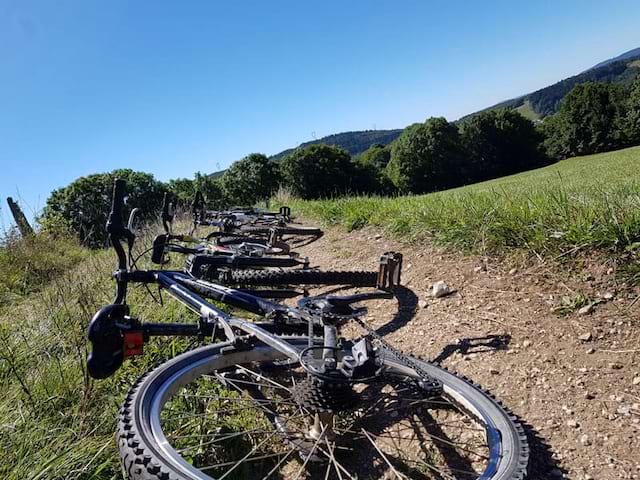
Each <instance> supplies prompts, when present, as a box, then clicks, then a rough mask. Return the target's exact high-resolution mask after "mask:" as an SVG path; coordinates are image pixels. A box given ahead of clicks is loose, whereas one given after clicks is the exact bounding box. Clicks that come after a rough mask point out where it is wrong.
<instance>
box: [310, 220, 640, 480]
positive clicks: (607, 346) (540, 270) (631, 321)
mask: <svg viewBox="0 0 640 480" xmlns="http://www.w3.org/2000/svg"><path fill="white" fill-rule="evenodd" d="M389 250H394V251H399V252H402V253H403V254H404V270H403V284H404V285H406V286H407V288H408V289H409V290H410V291H407V292H405V293H404V294H403V295H402V302H401V303H402V308H403V309H405V310H406V311H408V313H409V314H408V315H406V316H405V320H402V321H401V322H398V323H397V324H394V325H390V326H387V327H386V328H384V331H385V333H386V334H387V335H386V338H387V339H388V340H389V341H390V342H391V343H392V344H394V345H395V346H397V347H399V348H401V349H403V350H404V351H408V352H412V353H414V354H416V355H421V356H425V357H427V358H429V359H432V360H436V361H439V362H441V363H442V364H443V365H444V366H446V367H448V368H449V369H451V370H453V371H456V372H459V373H462V374H464V375H467V376H468V377H470V378H472V379H473V380H474V381H476V382H478V383H480V384H481V385H483V386H484V387H485V388H488V389H489V390H490V391H491V392H493V393H494V394H495V395H496V396H497V397H498V398H500V399H501V400H503V401H504V402H505V404H506V405H507V406H508V407H509V408H510V409H511V410H513V411H514V412H515V413H516V414H517V415H518V416H520V417H521V418H523V419H524V420H525V421H526V422H527V423H529V424H530V425H532V426H533V428H534V429H535V431H536V432H537V435H538V436H540V437H541V438H543V439H544V442H546V443H548V444H549V445H550V447H551V452H552V454H551V453H550V452H546V451H545V449H544V448H543V446H542V445H541V443H540V442H539V441H534V442H533V462H534V463H535V464H536V465H535V468H534V473H533V475H532V478H536V479H553V478H571V479H584V480H586V479H594V480H606V479H631V478H640V336H639V333H640V301H638V302H636V303H635V304H633V300H634V299H635V298H636V297H637V296H638V294H640V291H638V289H636V290H630V289H624V290H623V289H621V286H620V285H617V284H616V282H615V279H614V275H615V274H614V271H613V269H612V268H610V267H609V266H607V265H604V266H603V265H597V266H596V265H588V266H587V267H585V270H584V271H583V272H582V273H581V274H580V277H581V278H577V277H575V276H574V277H571V276H570V275H569V274H566V276H565V277H563V276H561V275H558V274H557V273H553V272H551V271H550V270H549V269H547V268H545V266H544V265H542V264H539V265H532V264H529V265H528V266H526V267H522V266H521V267H519V268H514V265H504V264H499V263H493V262H492V261H491V259H489V260H488V261H487V260H486V259H483V258H480V257H462V258H461V257H460V256H454V255H452V254H447V253H445V252H443V251H441V250H439V249H436V248H433V247H431V246H428V245H424V246H417V247H416V246H415V245H413V246H408V245H402V244H400V243H398V242H394V241H389V240H387V239H385V238H382V237H380V236H379V235H376V234H375V231H373V230H366V229H365V230H362V231H358V232H353V233H350V234H345V233H343V232H338V231H335V230H333V231H332V230H330V231H328V232H327V234H326V235H325V236H324V237H323V238H321V239H320V240H318V241H317V242H315V243H313V244H311V245H308V246H305V247H302V248H300V249H299V251H300V252H301V253H303V254H305V255H309V256H310V257H311V259H312V260H313V263H314V264H315V265H319V266H321V267H323V268H325V269H367V270H370V269H373V267H374V266H375V264H376V261H377V258H378V257H379V255H380V254H381V253H383V252H385V251H389ZM585 272H586V273H585ZM438 280H444V281H446V282H447V283H448V284H449V285H450V286H451V287H452V288H454V289H456V293H454V294H452V295H449V296H447V297H444V298H440V299H433V298H431V297H430V296H429V289H430V286H431V284H432V283H433V282H435V281H438ZM411 292H412V293H411ZM579 293H580V294H583V295H586V296H588V297H590V298H591V299H596V298H600V299H602V303H599V304H598V305H596V306H595V307H594V308H593V311H592V312H590V313H586V314H582V315H580V314H579V313H578V312H577V311H575V312H573V313H570V314H567V315H565V316H559V315H558V314H556V313H552V312H551V309H552V308H553V307H555V306H558V305H559V304H560V303H561V299H562V297H563V296H568V297H571V298H575V297H576V295H578V294H579ZM396 310H397V305H394V304H393V303H392V302H386V304H383V303H380V304H379V305H374V306H372V308H371V310H370V316H369V318H368V320H369V321H370V322H371V323H373V324H374V325H383V324H384V323H385V322H386V321H387V320H385V317H386V318H387V319H388V318H389V317H390V316H391V315H392V314H393V313H394V312H395V311H396Z"/></svg>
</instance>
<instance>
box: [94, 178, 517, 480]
mask: <svg viewBox="0 0 640 480" xmlns="http://www.w3.org/2000/svg"><path fill="white" fill-rule="evenodd" d="M125 196H126V184H125V182H124V181H122V180H116V182H115V185H114V194H113V202H112V207H111V213H110V215H109V220H108V222H107V231H108V233H109V238H110V241H111V244H112V246H113V248H114V249H115V252H116V255H117V259H118V261H117V270H116V271H115V272H114V274H113V277H114V279H115V281H116V295H115V298H114V300H113V303H112V304H110V305H107V306H105V307H103V308H102V309H100V310H99V311H98V312H97V313H96V314H95V315H94V317H93V319H92V320H91V322H90V324H89V330H88V339H89V341H90V343H91V347H92V348H91V353H90V354H89V357H88V359H87V367H88V371H89V374H90V375H91V376H92V377H94V378H98V379H104V378H107V377H109V376H111V375H113V374H114V373H115V372H116V371H117V370H118V369H119V368H120V367H121V366H122V364H123V362H124V360H125V359H126V358H127V357H130V356H134V355H141V354H142V353H143V350H144V345H145V343H147V342H148V341H150V340H151V339H152V338H153V337H155V336H170V337H175V336H179V337H192V338H193V339H194V340H197V341H198V342H197V343H198V344H199V345H200V346H198V347H197V348H192V349H189V350H187V351H185V352H184V353H182V354H180V355H178V356H176V357H174V358H171V359H169V360H168V361H166V362H164V363H162V364H161V365H159V366H157V367H156V368H154V369H153V370H151V371H150V372H148V373H146V374H145V375H144V376H142V377H141V379H140V380H139V381H138V382H137V383H136V384H135V385H133V386H132V388H131V390H130V391H129V394H128V395H127V397H126V399H125V401H124V403H123V404H122V407H121V409H120V414H119V417H118V426H117V431H118V433H117V439H118V448H119V453H120V458H121V462H122V467H123V470H124V472H125V474H126V476H127V478H129V479H131V480H186V479H200V480H204V479H209V480H210V479H212V478H217V479H222V478H226V479H231V478H237V479H248V478H251V479H254V478H256V479H260V478H262V479H267V478H277V479H302V478H319V479H329V478H330V479H347V478H350V479H355V478H361V479H363V478H364V479H378V478H400V479H404V478H442V479H451V478H461V479H463V478H464V479H466V478H474V479H475V478H482V479H501V480H507V479H509V480H516V479H523V478H524V476H525V474H526V468H527V462H528V447H527V442H526V438H525V435H524V433H523V430H522V428H521V427H520V425H519V424H518V422H517V421H516V420H515V418H514V417H513V416H512V415H510V414H509V412H507V411H506V410H505V409H504V408H503V407H502V406H501V404H500V403H499V402H497V401H496V400H495V399H494V398H493V397H491V396H490V395H488V394H487V393H485V392H484V391H483V390H482V389H480V388H478V387H477V386H476V385H474V384H473V383H471V382H469V381H468V380H466V379H464V378H461V377H458V376H456V375H455V374H454V373H451V372H448V371H447V370H444V369H441V368H440V367H439V366H438V365H435V364H433V363H431V362H428V361H424V360H421V359H418V358H416V357H413V356H411V355H407V354H404V353H402V352H400V351H399V350H397V349H395V348H394V347H393V346H392V345H391V344H390V343H389V342H388V341H387V340H386V339H385V338H383V336H382V335H381V334H380V333H379V331H377V330H376V329H375V328H373V327H372V326H371V324H370V323H369V322H368V321H367V317H366V316H367V308H366V307H364V306H362V303H363V302H365V301H368V300H378V299H398V298H399V297H398V296H397V294H398V292H399V291H400V290H401V288H400V286H399V285H400V272H401V266H402V255H400V254H398V253H393V252H387V253H384V254H383V255H382V256H381V259H380V262H379V266H378V269H377V271H359V270H354V271H327V270H321V269H318V268H314V266H313V265H312V263H311V261H310V259H309V258H307V257H303V256H301V255H299V254H298V253H296V252H295V248H297V247H300V246H301V245H305V244H308V243H309V242H313V241H315V240H317V239H318V238H320V237H321V236H322V233H323V232H322V231H321V230H320V229H317V228H309V227H304V226H301V225H300V224H297V223H295V222H294V220H293V218H292V216H291V211H290V210H289V208H287V207H282V208H280V209H279V210H278V211H277V212H267V211H262V210H258V209H255V208H234V209H229V210H225V211H219V210H209V209H207V208H206V205H205V202H204V200H203V198H202V196H201V195H199V194H198V195H196V198H195V199H194V202H193V208H192V211H191V215H192V216H191V219H190V223H191V226H190V228H189V232H188V233H179V232H175V231H174V223H175V224H183V223H181V222H174V210H175V209H174V203H175V202H174V201H173V200H172V198H171V196H170V195H166V196H165V197H164V201H163V205H162V209H161V212H162V213H161V221H162V225H163V229H164V231H163V233H161V234H160V235H157V236H156V237H155V239H154V240H153V243H152V246H151V247H150V248H149V249H148V250H147V252H150V253H151V258H150V260H151V262H153V263H154V264H156V265H158V268H157V269H150V270H140V269H139V268H138V259H137V258H133V254H132V251H133V247H134V241H135V235H134V233H133V230H134V229H133V226H134V224H135V218H136V213H135V211H133V212H131V215H130V216H129V222H128V224H125V222H124V221H123V219H124V207H125V205H124V199H125ZM171 254H182V255H184V256H185V258H184V264H182V262H181V261H179V260H177V259H176V258H172V259H170V258H169V256H170V255H171ZM176 261H177V262H178V264H181V266H180V267H179V268H177V269H176V268H170V267H171V266H172V265H175V262H176ZM130 283H134V284H136V283H137V284H145V285H148V284H153V285H157V286H158V287H159V288H160V289H162V290H163V291H165V292H167V293H168V294H169V295H170V296H171V297H173V298H174V299H175V300H177V301H178V302H179V303H181V304H182V305H184V306H186V307H187V308H188V309H189V310H191V311H192V312H193V313H194V314H195V315H194V321H193V322H184V321H182V322H177V323H175V322H169V321H166V322H155V323H151V322H144V321H142V320H141V319H139V318H137V317H136V316H135V315H132V312H131V309H130V306H129V304H128V303H127V287H128V285H129V284H130ZM317 285H320V286H322V285H335V286H340V287H346V288H347V289H349V288H351V287H359V288H358V291H357V292H356V293H353V292H352V291H347V292H345V291H343V290H342V289H341V288H334V289H332V291H330V292H325V293H322V294H313V293H314V291H313V290H310V289H309V287H310V286H317ZM365 287H368V288H365ZM312 294H313V295H312ZM212 300H213V301H214V302H212ZM294 301H295V304H294V305H292V303H293V302H294ZM216 302H217V303H216ZM220 304H222V305H223V307H222V308H221V307H220ZM159 308H161V307H159ZM405 310H406V309H405ZM347 324H355V325H356V326H357V328H356V329H349V330H348V332H347V333H345V330H346V329H344V328H343V327H344V326H345V325H347ZM358 331H359V333H358Z"/></svg>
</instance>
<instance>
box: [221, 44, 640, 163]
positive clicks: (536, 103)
mask: <svg viewBox="0 0 640 480" xmlns="http://www.w3.org/2000/svg"><path fill="white" fill-rule="evenodd" d="M638 74H640V48H635V49H633V50H629V51H628V52H625V53H623V54H622V55H618V56H617V57H614V58H610V59H608V60H604V61H602V62H600V63H598V64H597V65H595V66H594V67H592V68H590V69H589V70H587V71H585V72H582V73H579V74H578V75H575V76H573V77H569V78H567V79H565V80H561V81H559V82H557V83H554V84H553V85H550V86H548V87H545V88H541V89H540V90H536V91H535V92H532V93H528V94H526V95H522V96H520V97H517V98H513V99H510V100H505V101H504V102H500V103H498V104H496V105H493V106H491V107H488V108H486V109H484V110H480V111H486V110H494V109H498V108H509V109H516V110H517V111H518V112H520V113H521V114H522V115H524V116H525V117H527V118H529V119H531V120H540V119H541V118H543V117H545V116H547V115H550V114H553V113H555V112H556V111H557V109H558V106H559V104H560V101H561V100H562V99H563V98H564V96H565V95H566V94H567V93H569V91H570V90H571V89H572V88H573V87H575V86H576V85H578V84H580V83H585V82H605V83H622V84H628V83H630V82H632V81H633V80H634V79H635V78H636V77H637V76H638ZM476 113H479V112H474V113H472V114H469V115H466V116H464V117H462V118H461V119H460V120H464V119H465V118H468V117H470V116H472V115H475V114H476ZM401 133H402V129H395V130H362V131H353V132H343V133H336V134H333V135H329V136H326V137H323V138H320V139H317V140H311V141H309V142H305V143H302V144H300V145H299V146H298V147H295V148H300V147H306V146H308V145H314V144H318V143H323V144H327V145H336V146H338V147H341V148H344V149H345V150H346V151H348V152H349V153H350V154H351V155H353V156H355V155H360V154H361V153H362V152H364V151H365V150H366V149H367V148H369V147H370V146H371V145H374V144H376V143H379V144H382V145H388V144H389V143H391V142H393V141H394V140H395V139H396V138H398V136H399V135H400V134H401ZM295 148H289V149H287V150H284V151H282V152H280V153H277V154H275V155H273V156H272V157H270V158H272V159H273V160H275V161H279V160H281V159H282V158H284V157H285V156H286V155H288V154H289V153H291V152H292V151H293V150H295ZM217 173H220V174H221V173H222V172H217Z"/></svg>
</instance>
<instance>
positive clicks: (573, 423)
mask: <svg viewBox="0 0 640 480" xmlns="http://www.w3.org/2000/svg"><path fill="white" fill-rule="evenodd" d="M567 427H571V428H578V422H577V421H576V420H575V419H574V418H570V419H569V420H567Z"/></svg>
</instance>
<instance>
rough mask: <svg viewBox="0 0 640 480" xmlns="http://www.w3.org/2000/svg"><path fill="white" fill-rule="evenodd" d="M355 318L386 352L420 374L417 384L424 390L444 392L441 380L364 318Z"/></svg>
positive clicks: (437, 393) (431, 393) (428, 392)
mask: <svg viewBox="0 0 640 480" xmlns="http://www.w3.org/2000/svg"><path fill="white" fill-rule="evenodd" d="M354 320H355V321H356V323H358V325H360V326H361V327H362V328H364V329H365V330H366V331H367V333H368V334H369V335H370V336H371V337H372V338H373V340H374V341H375V342H377V343H378V344H379V345H380V346H381V347H382V348H383V349H384V350H385V351H386V352H388V353H390V354H391V355H392V356H394V357H395V358H396V360H398V361H399V362H400V363H401V364H402V365H403V366H405V367H409V368H411V369H412V370H414V371H415V372H416V373H417V374H418V376H419V377H420V380H418V382H417V384H418V386H419V387H420V388H421V389H422V390H424V391H425V392H427V395H429V396H434V397H436V396H439V395H441V394H442V391H443V386H442V382H441V381H440V380H437V379H435V378H433V377H432V376H431V375H429V374H428V373H427V372H426V371H425V370H424V369H423V368H422V367H420V365H418V363H417V362H415V361H414V359H413V358H411V357H410V356H409V355H407V354H406V353H403V352H401V351H399V350H396V349H395V348H393V347H392V346H391V345H390V344H389V342H387V341H386V340H385V339H384V338H382V335H380V334H379V333H378V332H376V331H375V329H374V328H372V327H370V326H369V325H368V324H367V323H366V322H365V321H364V320H362V319H361V318H354Z"/></svg>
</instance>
